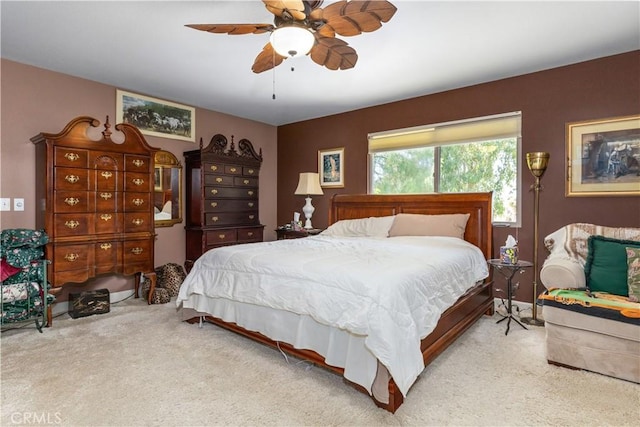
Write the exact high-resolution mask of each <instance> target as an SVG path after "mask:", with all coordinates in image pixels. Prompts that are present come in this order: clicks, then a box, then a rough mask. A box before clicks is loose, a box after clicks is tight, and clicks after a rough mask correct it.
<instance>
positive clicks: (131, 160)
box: [124, 154, 151, 174]
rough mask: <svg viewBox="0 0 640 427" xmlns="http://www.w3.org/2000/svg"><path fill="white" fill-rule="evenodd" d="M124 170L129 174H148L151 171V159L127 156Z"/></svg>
mask: <svg viewBox="0 0 640 427" xmlns="http://www.w3.org/2000/svg"><path fill="white" fill-rule="evenodd" d="M124 170H125V171H127V172H144V173H147V174H148V173H149V171H150V170H151V159H150V158H149V157H147V156H136V155H132V154H125V155H124Z"/></svg>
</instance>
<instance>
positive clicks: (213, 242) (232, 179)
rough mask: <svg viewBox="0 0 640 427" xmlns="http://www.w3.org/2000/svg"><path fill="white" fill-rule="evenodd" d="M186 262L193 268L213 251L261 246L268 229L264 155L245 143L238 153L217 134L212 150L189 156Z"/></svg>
mask: <svg viewBox="0 0 640 427" xmlns="http://www.w3.org/2000/svg"><path fill="white" fill-rule="evenodd" d="M184 157H185V168H186V180H187V181H186V192H185V195H186V226H185V229H186V233H187V235H186V262H185V265H186V266H187V269H189V268H190V265H191V264H192V263H193V262H195V260H196V259H198V258H199V257H200V255H202V254H203V253H204V252H206V251H208V250H209V249H212V248H215V247H219V246H228V245H235V244H239V243H252V242H261V241H262V239H263V231H264V225H262V224H260V218H259V213H258V189H259V180H258V175H259V173H260V165H261V163H262V150H260V153H259V154H258V153H256V151H255V150H254V148H253V145H252V144H251V142H250V141H249V140H247V139H241V140H240V141H239V142H238V150H236V148H235V144H234V141H233V136H232V137H231V142H229V141H227V138H226V137H225V136H224V135H220V134H216V135H214V136H213V138H211V141H210V142H209V145H207V146H206V147H203V142H202V139H200V149H199V150H192V151H186V152H185V153H184Z"/></svg>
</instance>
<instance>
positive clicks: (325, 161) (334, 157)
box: [318, 147, 344, 188]
mask: <svg viewBox="0 0 640 427" xmlns="http://www.w3.org/2000/svg"><path fill="white" fill-rule="evenodd" d="M318 174H319V175H320V185H321V186H322V187H329V188H343V187H344V147H340V148H329V149H324V150H318Z"/></svg>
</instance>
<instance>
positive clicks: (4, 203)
mask: <svg viewBox="0 0 640 427" xmlns="http://www.w3.org/2000/svg"><path fill="white" fill-rule="evenodd" d="M10 210H11V199H10V198H8V197H7V198H4V197H3V198H1V199H0V211H10Z"/></svg>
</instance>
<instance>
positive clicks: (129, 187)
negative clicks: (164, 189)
mask: <svg viewBox="0 0 640 427" xmlns="http://www.w3.org/2000/svg"><path fill="white" fill-rule="evenodd" d="M152 184H153V183H152V182H151V180H150V179H149V174H148V173H137V172H125V174H124V191H139V192H140V191H153V188H152V187H151V186H152Z"/></svg>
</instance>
